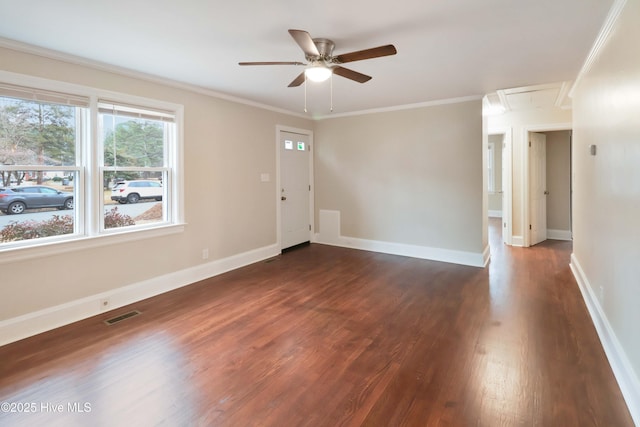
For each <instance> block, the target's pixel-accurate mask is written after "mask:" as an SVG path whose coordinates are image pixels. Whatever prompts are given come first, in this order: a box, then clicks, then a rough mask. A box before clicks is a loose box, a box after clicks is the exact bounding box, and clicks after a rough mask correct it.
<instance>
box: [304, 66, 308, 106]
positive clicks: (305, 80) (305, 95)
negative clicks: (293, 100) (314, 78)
mask: <svg viewBox="0 0 640 427" xmlns="http://www.w3.org/2000/svg"><path fill="white" fill-rule="evenodd" d="M304 112H305V113H306V112H307V73H304Z"/></svg>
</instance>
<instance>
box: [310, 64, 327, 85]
mask: <svg viewBox="0 0 640 427" xmlns="http://www.w3.org/2000/svg"><path fill="white" fill-rule="evenodd" d="M304 74H305V75H306V76H307V78H308V79H309V80H311V81H312V82H317V83H319V82H323V81H325V80H327V79H328V78H329V77H331V74H332V70H331V68H327V67H322V66H315V67H309V68H307V69H306V70H304Z"/></svg>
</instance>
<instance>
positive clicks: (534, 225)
mask: <svg viewBox="0 0 640 427" xmlns="http://www.w3.org/2000/svg"><path fill="white" fill-rule="evenodd" d="M529 142H530V148H529V189H530V191H529V197H530V224H531V225H530V227H531V230H530V242H531V245H536V244H538V243H540V242H542V241H544V240H547V136H546V135H545V134H542V133H534V132H530V133H529Z"/></svg>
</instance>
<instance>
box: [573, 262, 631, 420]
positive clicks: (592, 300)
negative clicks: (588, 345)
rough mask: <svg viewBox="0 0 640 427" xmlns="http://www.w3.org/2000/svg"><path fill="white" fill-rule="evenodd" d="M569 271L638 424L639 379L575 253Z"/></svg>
mask: <svg viewBox="0 0 640 427" xmlns="http://www.w3.org/2000/svg"><path fill="white" fill-rule="evenodd" d="M570 267H571V271H572V272H573V276H574V277H575V278H576V281H577V282H578V287H579V288H580V292H581V293H582V298H583V299H584V302H585V304H586V305H587V309H588V310H589V314H590V315H591V320H592V321H593V324H594V326H595V328H596V331H597V333H598V337H599V338H600V342H601V343H602V347H603V348H604V352H605V354H606V355H607V359H608V360H609V364H610V365H611V369H612V370H613V374H614V375H615V377H616V380H617V381H618V386H619V387H620V390H621V391H622V395H623V396H624V400H625V402H626V403H627V407H628V408H629V412H630V413H631V418H633V421H634V423H635V424H636V425H637V426H640V381H639V380H638V376H637V374H636V372H635V371H634V370H633V367H632V365H631V363H630V362H629V358H628V357H627V355H626V353H625V351H624V348H623V347H622V345H621V344H620V341H618V338H617V337H616V334H615V332H614V331H613V328H612V327H611V324H610V323H609V320H608V319H607V316H606V314H605V312H604V310H603V309H602V306H601V305H600V302H599V301H598V298H597V297H596V294H595V293H594V290H593V287H592V286H591V284H590V283H589V279H588V278H587V276H586V274H585V273H584V270H583V269H582V267H581V266H580V263H579V262H578V259H577V258H576V256H575V254H571V264H570Z"/></svg>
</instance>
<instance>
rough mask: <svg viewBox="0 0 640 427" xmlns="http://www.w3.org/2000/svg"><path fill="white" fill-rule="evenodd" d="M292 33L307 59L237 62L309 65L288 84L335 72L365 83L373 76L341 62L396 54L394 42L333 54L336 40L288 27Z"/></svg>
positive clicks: (315, 79)
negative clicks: (312, 36) (343, 65)
mask: <svg viewBox="0 0 640 427" xmlns="http://www.w3.org/2000/svg"><path fill="white" fill-rule="evenodd" d="M289 34H291V37H293V39H294V40H295V41H296V43H298V46H300V48H301V49H302V51H303V52H304V56H305V59H306V60H307V63H304V62H296V61H275V62H239V63H238V64H239V65H303V66H306V67H307V68H306V69H305V70H304V71H303V72H302V73H300V75H299V76H298V77H296V78H295V79H294V80H293V81H292V82H291V83H290V84H289V87H296V86H300V85H301V84H302V83H304V81H305V79H307V78H308V79H310V80H313V81H324V80H326V79H328V78H329V77H330V76H331V75H332V74H337V75H339V76H341V77H345V78H347V79H350V80H353V81H356V82H358V83H365V82H368V81H369V80H371V76H367V75H366V74H362V73H359V72H357V71H353V70H350V69H348V68H344V67H342V66H340V64H345V63H347V62H354V61H362V60H364V59H372V58H379V57H381V56H389V55H395V54H396V53H397V51H396V48H395V46H393V45H392V44H388V45H385V46H379V47H374V48H371V49H364V50H359V51H356V52H349V53H343V54H341V55H336V56H333V48H334V47H335V43H334V42H333V41H331V40H329V39H323V38H316V39H314V38H311V35H310V34H309V33H308V32H306V31H303V30H289Z"/></svg>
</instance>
